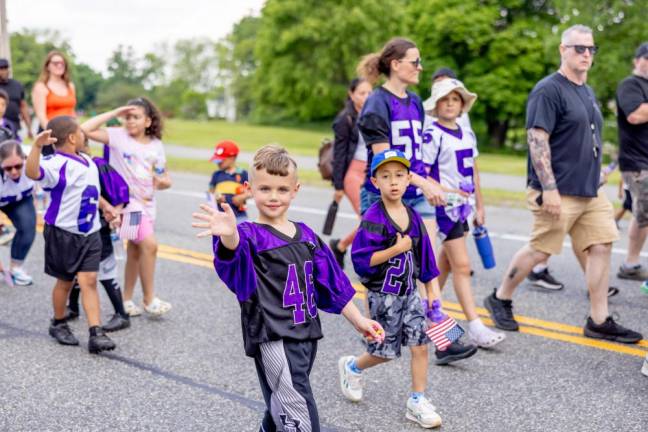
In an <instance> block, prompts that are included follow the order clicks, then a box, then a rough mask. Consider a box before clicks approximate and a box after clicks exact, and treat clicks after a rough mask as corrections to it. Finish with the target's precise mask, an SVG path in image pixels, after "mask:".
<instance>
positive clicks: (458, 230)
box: [443, 221, 470, 241]
mask: <svg viewBox="0 0 648 432" xmlns="http://www.w3.org/2000/svg"><path fill="white" fill-rule="evenodd" d="M469 231H470V227H469V226H468V222H465V221H464V222H461V221H457V222H455V224H454V225H453V226H452V228H451V229H450V232H449V233H448V235H447V236H446V238H445V239H443V241H448V240H454V239H458V238H461V237H463V236H464V234H465V233H467V232H469Z"/></svg>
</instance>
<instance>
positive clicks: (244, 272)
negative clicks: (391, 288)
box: [213, 222, 355, 356]
mask: <svg viewBox="0 0 648 432" xmlns="http://www.w3.org/2000/svg"><path fill="white" fill-rule="evenodd" d="M293 223H294V222H293ZM294 225H295V228H296V233H295V235H294V237H293V238H290V237H288V236H287V235H285V234H283V233H281V232H279V231H277V230H276V229H274V228H273V227H271V226H269V225H263V224H258V223H253V222H243V223H241V224H239V225H238V226H237V229H238V233H239V236H240V241H239V245H238V247H237V248H236V250H234V251H232V250H229V249H227V248H225V247H224V246H223V245H222V244H221V243H220V239H219V238H218V237H214V238H213V245H214V267H215V268H216V273H218V276H219V277H220V278H221V279H222V281H223V282H224V283H225V285H227V287H228V288H229V289H230V290H231V291H232V292H233V293H234V294H236V298H237V299H238V301H239V303H240V306H241V324H242V327H243V342H244V345H245V353H246V354H247V355H248V356H254V355H255V354H256V353H257V349H258V345H259V344H261V343H264V342H269V341H275V340H280V339H290V340H294V341H303V340H313V339H320V338H321V337H322V328H321V325H320V320H319V316H318V314H317V310H318V309H321V310H323V311H326V312H330V313H340V312H341V311H342V309H343V308H344V307H345V306H346V304H347V303H348V302H349V301H351V299H352V298H353V296H354V295H355V290H354V288H353V287H352V286H351V282H349V279H348V278H347V277H346V275H345V274H344V272H343V271H342V269H341V268H340V266H339V265H338V264H337V262H336V261H335V258H334V257H333V254H332V252H331V251H330V249H329V248H328V247H327V246H325V245H324V244H323V242H322V240H321V239H320V238H319V237H318V236H317V235H316V234H315V233H314V232H313V231H312V230H311V229H310V228H308V227H307V226H306V225H305V224H303V223H294Z"/></svg>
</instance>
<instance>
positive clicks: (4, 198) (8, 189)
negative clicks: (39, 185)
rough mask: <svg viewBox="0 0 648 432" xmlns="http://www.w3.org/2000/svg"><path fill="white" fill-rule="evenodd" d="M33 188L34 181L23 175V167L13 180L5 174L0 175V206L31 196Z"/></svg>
mask: <svg viewBox="0 0 648 432" xmlns="http://www.w3.org/2000/svg"><path fill="white" fill-rule="evenodd" d="M33 189H34V181H33V180H32V179H30V178H29V177H27V176H26V175H25V171H24V169H23V172H22V174H21V175H20V177H19V178H18V180H14V179H12V178H11V177H9V176H8V175H6V174H4V175H2V176H1V177H0V207H4V206H6V205H7V204H10V203H14V202H18V201H20V200H22V199H23V198H26V197H28V196H31V194H32V191H33Z"/></svg>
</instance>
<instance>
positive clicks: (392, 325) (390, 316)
mask: <svg viewBox="0 0 648 432" xmlns="http://www.w3.org/2000/svg"><path fill="white" fill-rule="evenodd" d="M367 301H368V302H369V313H370V314H371V319H373V320H376V321H378V322H379V323H380V325H381V326H383V329H385V340H384V342H383V343H380V344H379V343H369V344H368V345H367V352H368V353H369V354H371V355H374V356H376V357H382V358H388V359H394V358H398V357H400V355H401V346H403V345H405V346H418V345H424V344H427V343H428V342H429V341H430V340H429V339H428V337H427V335H426V334H425V330H426V328H427V324H426V322H425V311H424V310H423V306H422V305H421V297H420V296H419V294H418V290H416V289H414V290H413V292H412V293H411V294H408V295H403V296H396V295H392V294H384V293H380V292H374V291H369V292H367Z"/></svg>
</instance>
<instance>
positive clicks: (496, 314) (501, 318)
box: [484, 288, 520, 331]
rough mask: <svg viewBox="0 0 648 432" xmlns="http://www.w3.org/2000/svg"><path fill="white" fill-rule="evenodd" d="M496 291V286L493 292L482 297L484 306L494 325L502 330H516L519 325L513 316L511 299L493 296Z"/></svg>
mask: <svg viewBox="0 0 648 432" xmlns="http://www.w3.org/2000/svg"><path fill="white" fill-rule="evenodd" d="M496 292H497V288H496V289H494V290H493V294H491V295H489V296H488V297H486V298H485V299H484V306H485V307H486V309H488V312H490V316H491V318H493V321H494V322H495V327H497V328H499V329H502V330H508V331H518V330H519V329H520V326H519V325H518V323H517V321H515V317H514V316H513V300H500V299H498V298H497V297H496V296H495V293H496Z"/></svg>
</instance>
